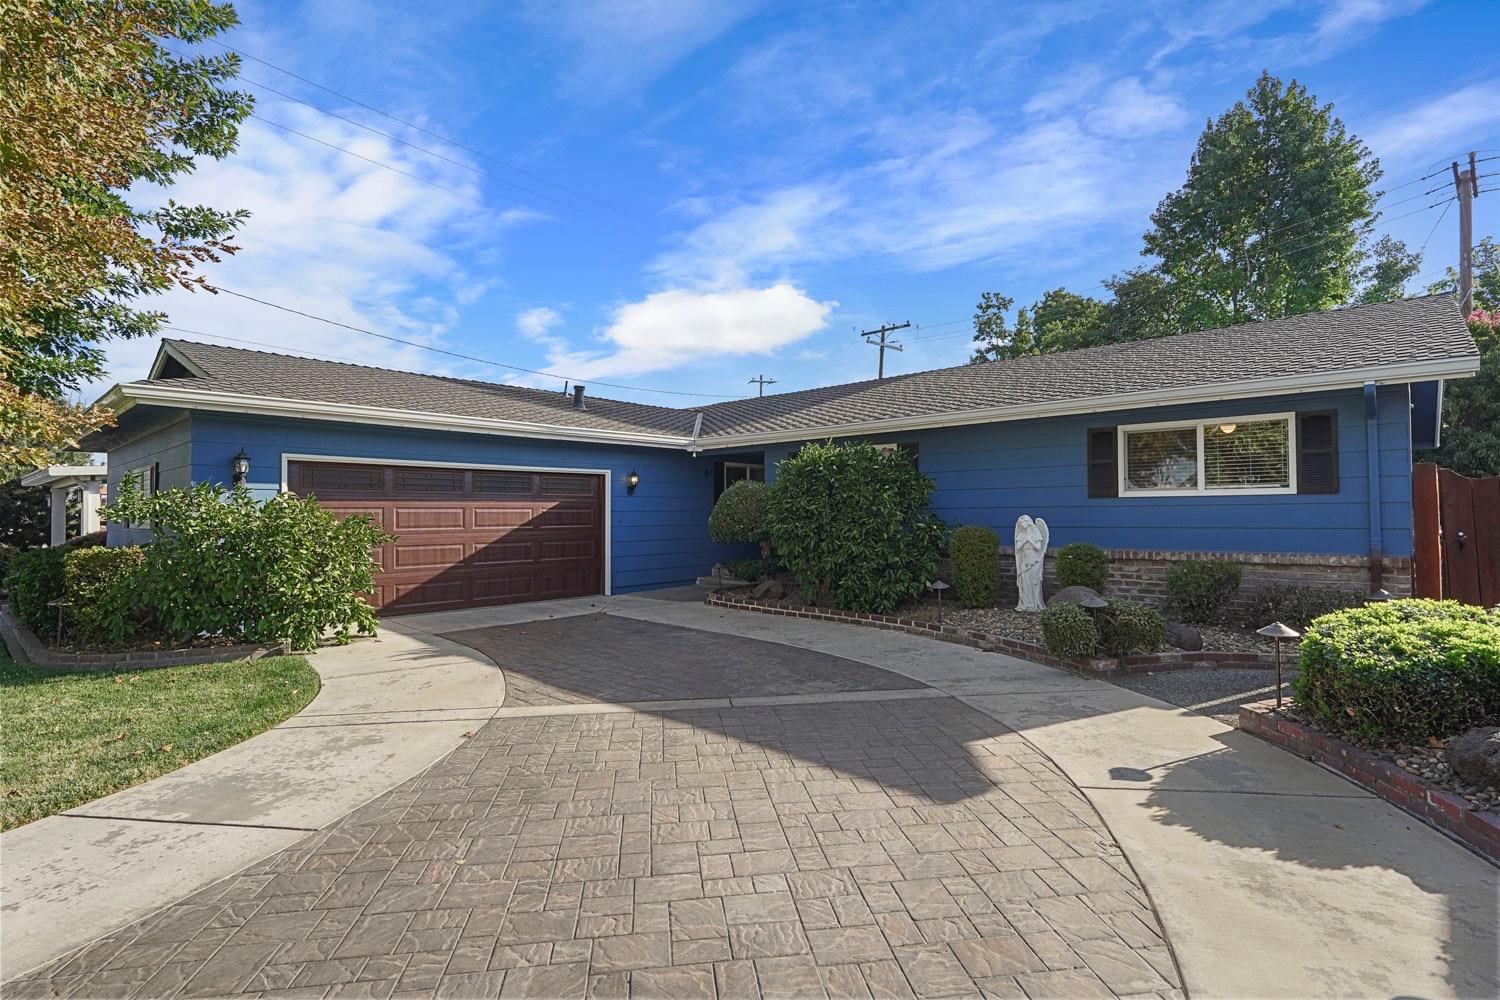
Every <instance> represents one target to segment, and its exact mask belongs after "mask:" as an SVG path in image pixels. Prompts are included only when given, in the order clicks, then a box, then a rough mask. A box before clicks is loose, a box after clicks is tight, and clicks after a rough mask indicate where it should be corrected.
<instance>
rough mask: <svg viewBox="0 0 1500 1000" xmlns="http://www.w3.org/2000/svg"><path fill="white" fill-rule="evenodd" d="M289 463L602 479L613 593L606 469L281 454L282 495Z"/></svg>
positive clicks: (607, 577) (607, 572)
mask: <svg viewBox="0 0 1500 1000" xmlns="http://www.w3.org/2000/svg"><path fill="white" fill-rule="evenodd" d="M292 462H341V463H345V464H350V465H415V466H421V467H424V468H426V467H433V468H443V469H484V470H486V471H494V472H563V473H568V472H571V473H573V474H575V475H581V476H603V477H604V581H603V582H604V596H605V597H609V596H611V594H613V592H614V576H613V573H612V572H611V568H610V564H611V560H612V558H613V556H614V551H613V549H614V546H613V545H612V544H611V539H610V535H611V531H612V529H613V527H614V524H613V522H614V517H613V516H612V515H613V507H614V495H613V491H612V489H611V485H612V476H611V474H610V471H609V470H608V469H586V468H580V467H577V466H560V465H559V466H554V465H512V464H500V465H496V464H492V463H486V462H448V461H445V460H443V459H438V458H371V457H369V456H357V455H304V454H301V453H299V452H289V451H287V452H282V453H281V492H283V493H288V492H290V491H291V485H290V484H291V478H290V468H289V466H290V464H291V463H292Z"/></svg>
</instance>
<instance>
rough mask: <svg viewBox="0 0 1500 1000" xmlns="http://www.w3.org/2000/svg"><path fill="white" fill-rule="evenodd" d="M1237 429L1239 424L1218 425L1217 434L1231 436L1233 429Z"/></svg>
mask: <svg viewBox="0 0 1500 1000" xmlns="http://www.w3.org/2000/svg"><path fill="white" fill-rule="evenodd" d="M1237 427H1239V424H1220V425H1219V433H1220V434H1233V433H1234V431H1235V428H1237Z"/></svg>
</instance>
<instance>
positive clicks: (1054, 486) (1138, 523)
mask: <svg viewBox="0 0 1500 1000" xmlns="http://www.w3.org/2000/svg"><path fill="white" fill-rule="evenodd" d="M1326 409H1336V410H1337V411H1338V420H1339V473H1340V475H1339V492H1338V493H1337V494H1332V495H1327V496H1315V495H1282V496H1245V497H1223V496H1206V497H1192V496H1182V497H1119V498H1108V499H1104V498H1093V499H1091V498H1089V496H1088V495H1087V488H1086V480H1085V465H1084V454H1085V444H1086V441H1085V435H1086V432H1087V430H1088V428H1090V427H1106V426H1110V425H1118V424H1136V423H1151V422H1154V421H1158V420H1191V419H1200V418H1202V419H1211V418H1214V417H1220V416H1223V417H1233V416H1242V415H1246V414H1251V413H1276V412H1282V411H1286V410H1302V411H1305V410H1326ZM1379 413H1380V419H1379V423H1380V445H1381V446H1380V452H1381V455H1380V471H1381V488H1380V495H1381V526H1382V531H1383V533H1384V550H1385V554H1386V555H1387V556H1408V555H1410V554H1411V550H1412V540H1411V429H1410V420H1409V413H1410V408H1409V405H1408V396H1407V387H1406V386H1405V385H1396V386H1382V387H1381V389H1380V392H1379ZM870 440H873V441H916V442H918V444H919V445H920V448H921V451H920V460H919V461H920V465H921V469H922V471H923V472H925V473H926V474H927V475H929V476H931V477H932V478H933V480H934V481H936V483H937V489H936V490H935V491H934V493H933V498H932V505H933V509H934V511H935V512H936V513H937V514H938V516H939V517H942V518H943V519H945V520H947V521H949V522H951V523H955V524H981V525H986V526H988V527H990V528H993V529H994V530H995V531H996V532H998V533H999V535H1000V538H1001V540H1002V541H1003V542H1004V543H1005V544H1010V543H1011V542H1012V538H1011V535H1012V532H1013V531H1014V528H1015V523H1016V518H1017V517H1019V516H1020V515H1022V514H1031V515H1033V516H1035V515H1041V516H1042V517H1044V518H1046V520H1047V525H1048V527H1049V528H1050V529H1051V531H1052V544H1053V545H1054V546H1057V545H1064V544H1066V543H1068V542H1093V543H1094V544H1096V545H1101V546H1104V547H1107V548H1136V549H1175V550H1195V551H1199V550H1201V551H1209V552H1282V553H1307V554H1341V555H1363V554H1366V553H1368V552H1369V548H1370V526H1369V506H1368V497H1369V471H1368V470H1369V463H1368V461H1367V460H1366V458H1367V456H1366V448H1365V431H1364V400H1363V397H1362V395H1361V392H1360V390H1358V389H1350V390H1347V391H1341V392H1337V393H1325V394H1316V395H1312V394H1307V395H1298V396H1283V397H1275V398H1263V399H1255V400H1248V401H1247V400H1234V401H1226V402H1223V403H1207V404H1195V405H1192V406H1171V407H1161V408H1157V409H1151V410H1127V411H1122V412H1110V413H1096V414H1089V415H1087V416H1070V417H1055V418H1048V419H1043V420H1026V421H1012V422H1005V423H994V424H981V425H975V426H971V427H952V428H942V429H937V430H929V431H907V432H902V433H897V434H884V435H878V436H875V437H872V438H870ZM797 447H799V445H796V444H785V445H768V446H767V447H766V449H765V454H766V469H767V478H768V479H774V477H775V472H774V466H775V464H776V463H777V462H778V461H780V460H781V459H783V458H785V457H786V456H787V455H788V454H790V453H791V452H792V451H794V450H796V448H797Z"/></svg>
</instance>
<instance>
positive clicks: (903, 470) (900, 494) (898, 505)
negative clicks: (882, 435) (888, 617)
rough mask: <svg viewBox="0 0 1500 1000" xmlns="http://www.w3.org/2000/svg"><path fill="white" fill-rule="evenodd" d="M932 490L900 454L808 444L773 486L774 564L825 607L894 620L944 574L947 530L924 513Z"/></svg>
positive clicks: (769, 496) (769, 517)
mask: <svg viewBox="0 0 1500 1000" xmlns="http://www.w3.org/2000/svg"><path fill="white" fill-rule="evenodd" d="M932 488H933V482H932V480H931V479H928V478H927V477H926V476H924V475H922V474H921V473H920V472H918V471H917V469H916V468H915V467H914V466H913V465H912V464H911V462H910V460H909V459H908V458H907V457H906V456H905V455H902V454H900V453H899V452H891V451H881V450H879V449H877V448H875V447H874V446H872V445H869V444H832V443H829V444H810V445H807V446H806V447H804V448H803V449H802V450H801V451H800V452H798V453H797V455H795V456H794V457H792V458H788V459H786V460H784V461H783V462H782V463H781V465H780V466H779V467H778V471H777V476H776V482H775V483H773V484H771V485H770V486H769V487H768V488H767V489H766V494H765V496H766V505H765V517H766V522H765V523H766V528H767V530H768V532H769V534H770V539H771V543H772V545H773V547H774V550H775V552H776V558H777V559H778V560H780V561H781V562H782V564H784V565H785V566H786V568H787V569H788V570H789V571H790V572H791V573H792V575H793V576H795V577H796V579H797V582H798V584H799V585H801V587H802V589H803V590H804V591H806V592H807V593H808V594H811V595H815V596H816V598H817V599H818V600H819V601H823V600H832V601H833V602H834V603H835V604H836V605H837V606H839V607H841V608H846V609H848V610H852V611H864V612H871V613H880V614H888V613H890V612H892V611H894V610H896V608H897V607H898V606H899V605H901V604H902V603H903V602H905V601H909V600H912V599H913V598H915V597H918V596H919V595H921V594H922V593H923V592H924V591H925V589H926V587H927V584H928V583H929V582H930V581H931V580H932V579H933V577H934V576H935V575H936V573H937V561H938V555H939V553H940V551H941V548H942V544H943V534H944V527H943V524H942V522H941V521H939V520H937V519H935V518H933V517H932V516H931V515H929V514H927V513H925V512H924V508H925V507H926V506H927V498H928V497H929V496H930V495H931V493H932Z"/></svg>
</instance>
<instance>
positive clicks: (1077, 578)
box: [1057, 542, 1109, 594]
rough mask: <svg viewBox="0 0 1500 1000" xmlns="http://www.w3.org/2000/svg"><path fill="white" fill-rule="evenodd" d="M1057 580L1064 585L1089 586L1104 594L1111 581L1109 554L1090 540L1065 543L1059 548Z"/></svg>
mask: <svg viewBox="0 0 1500 1000" xmlns="http://www.w3.org/2000/svg"><path fill="white" fill-rule="evenodd" d="M1057 582H1058V583H1060V584H1062V585H1063V586H1064V587H1087V588H1089V589H1090V590H1092V591H1095V592H1096V593H1100V594H1102V593H1104V586H1105V584H1107V583H1108V582H1109V556H1108V555H1106V554H1105V552H1104V550H1103V549H1101V548H1100V547H1099V546H1097V545H1090V544H1089V543H1088V542H1072V543H1070V544H1068V545H1064V546H1063V547H1062V548H1060V549H1058V550H1057Z"/></svg>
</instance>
